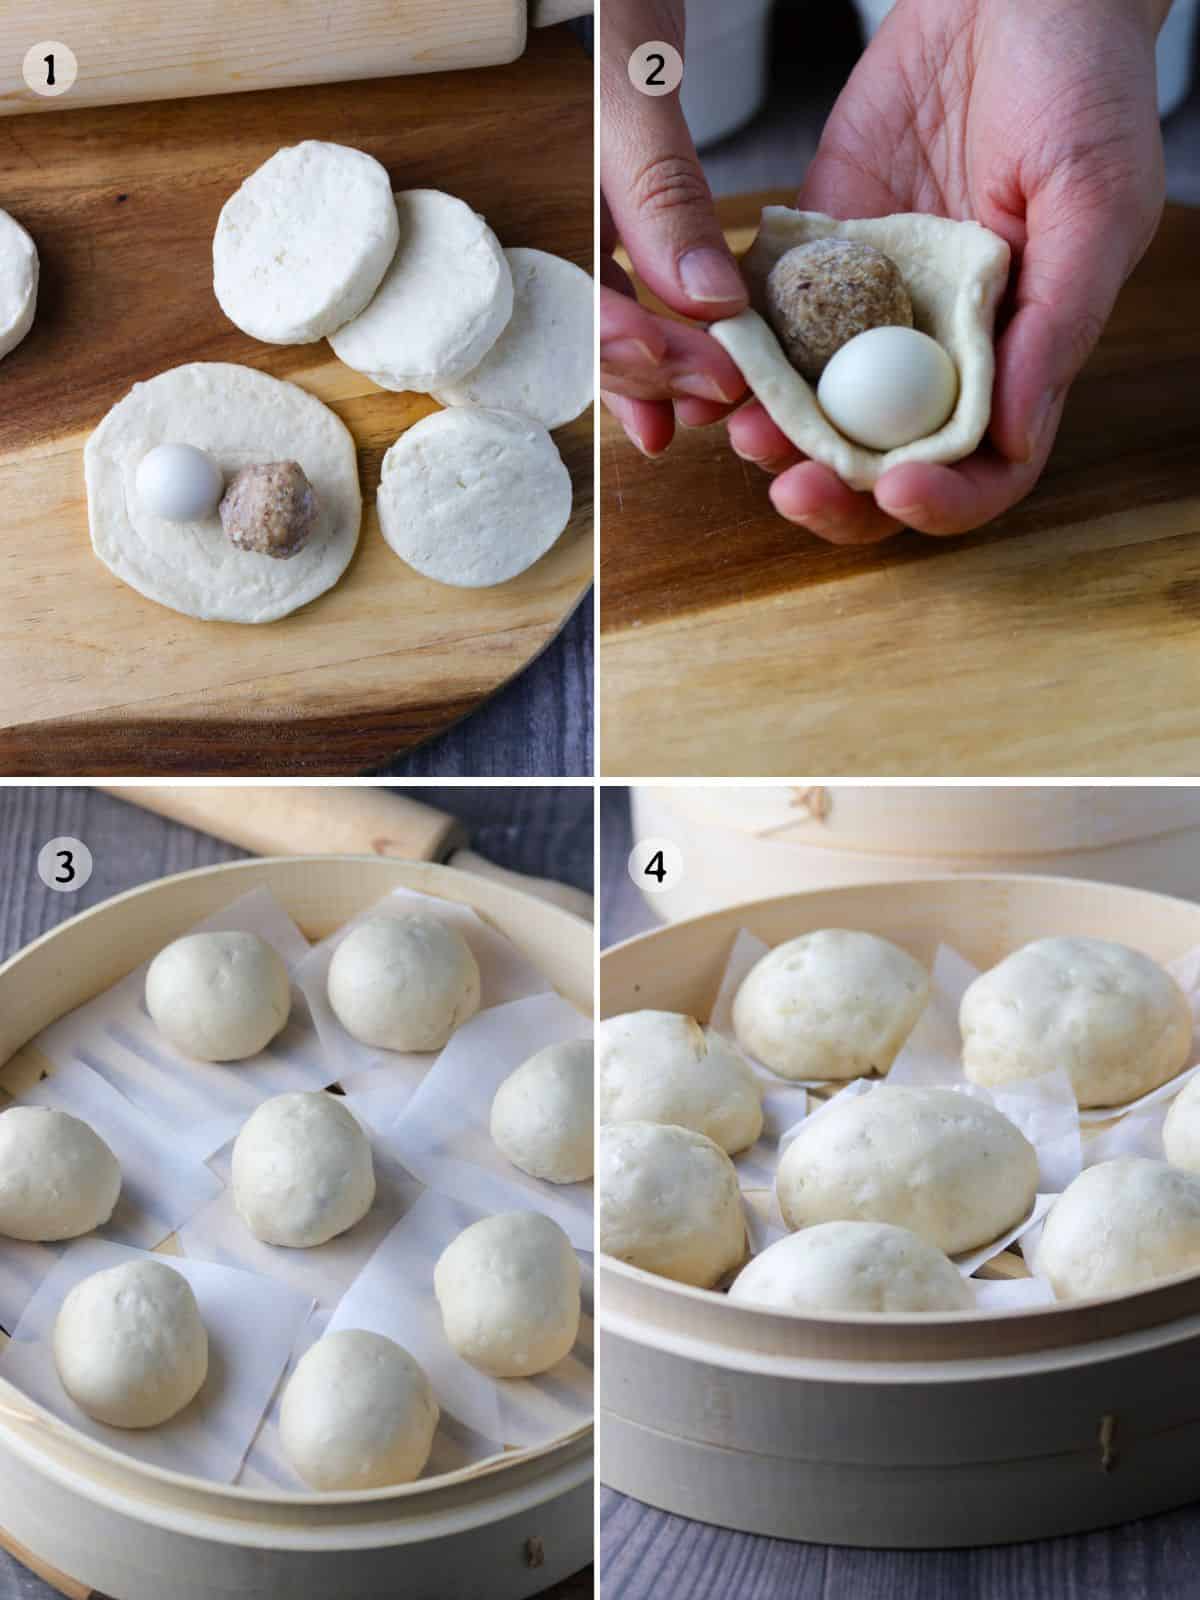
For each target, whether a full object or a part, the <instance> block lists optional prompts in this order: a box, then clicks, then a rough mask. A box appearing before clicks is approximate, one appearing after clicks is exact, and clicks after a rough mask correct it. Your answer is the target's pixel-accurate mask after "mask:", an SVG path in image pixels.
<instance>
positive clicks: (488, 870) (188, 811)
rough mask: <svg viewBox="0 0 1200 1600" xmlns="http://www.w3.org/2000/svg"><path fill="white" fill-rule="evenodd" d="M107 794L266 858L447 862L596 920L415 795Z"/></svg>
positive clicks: (572, 894)
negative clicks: (480, 846) (491, 857)
mask: <svg viewBox="0 0 1200 1600" xmlns="http://www.w3.org/2000/svg"><path fill="white" fill-rule="evenodd" d="M100 787H101V788H103V789H104V792H105V793H106V794H111V795H115V796H116V797H117V799H119V800H127V801H128V802H129V804H130V805H134V806H143V807H144V808H145V809H146V810H147V811H154V812H157V814H158V815H159V816H160V817H169V818H170V819H171V821H172V822H181V823H183V824H184V826H185V827H188V828H197V829H198V830H199V831H200V832H201V833H210V834H212V835H213V837H214V838H217V839H226V840H228V841H229V843H230V844H236V845H239V846H240V847H241V848H242V849H243V850H250V851H253V853H254V854H255V855H260V856H280V855H283V856H310V855H315V856H329V855H334V856H352V855H353V856H357V855H372V856H395V857H398V858H400V859H401V860H405V861H441V862H444V863H445V864H446V865H447V866H451V867H457V868H458V869H459V870H460V871H462V872H473V873H475V874H476V875H477V876H479V877H482V878H495V879H496V880H497V881H498V882H500V883H507V884H509V885H511V887H512V888H514V889H520V890H521V891H522V892H523V893H525V894H532V895H537V896H538V898H539V899H542V900H547V901H549V902H550V904H551V905H556V906H561V907H562V908H563V910H564V911H570V912H572V913H574V915H575V916H577V917H584V918H585V919H587V920H588V921H590V920H591V919H592V916H593V910H594V907H593V903H592V897H591V896H590V895H587V894H584V892H583V891H582V889H575V888H572V887H571V885H570V884H566V883H554V882H552V881H551V880H550V879H549V878H532V877H528V876H526V874H524V873H522V872H508V871H506V869H505V868H504V867H498V866H496V865H495V863H494V862H491V861H486V860H485V859H484V858H483V857H482V856H478V855H476V854H475V852H474V851H473V850H468V849H466V848H465V847H466V844H467V841H468V839H469V837H470V833H469V830H468V829H467V828H466V827H465V825H464V824H463V823H462V822H460V821H459V820H458V818H457V817H452V816H449V815H447V813H446V812H444V811H437V810H435V809H434V807H433V806H427V805H423V804H422V803H421V802H420V801H419V800H413V799H410V798H409V796H408V795H401V794H393V793H391V792H390V791H389V790H387V789H377V788H370V787H366V786H362V787H360V786H358V785H354V786H342V785H330V786H328V787H325V786H322V787H320V788H310V787H309V786H307V785H294V784H289V785H288V786H287V787H286V788H282V787H281V788H260V787H258V786H254V787H245V788H230V789H224V788H209V787H207V786H203V787H191V786H189V787H187V788H157V787H148V788H144V787H142V786H141V785H140V784H139V785H136V786H133V785H130V786H124V785H117V786H112V785H100Z"/></svg>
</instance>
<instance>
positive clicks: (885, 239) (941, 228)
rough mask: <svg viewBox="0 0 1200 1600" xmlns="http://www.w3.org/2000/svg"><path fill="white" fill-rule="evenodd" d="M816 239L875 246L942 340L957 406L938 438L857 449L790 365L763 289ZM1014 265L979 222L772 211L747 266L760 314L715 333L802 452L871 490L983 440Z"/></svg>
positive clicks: (919, 317)
mask: <svg viewBox="0 0 1200 1600" xmlns="http://www.w3.org/2000/svg"><path fill="white" fill-rule="evenodd" d="M815 239H848V240H850V241H852V242H853V243H856V244H866V245H871V246H873V247H874V248H875V249H876V250H879V251H881V252H882V253H883V254H884V255H885V256H887V257H888V258H889V259H890V260H891V261H892V262H893V263H894V264H895V266H896V267H897V268H898V270H899V272H900V276H901V278H902V279H903V280H904V287H905V289H906V290H907V291H908V295H909V298H910V300H911V302H912V309H913V324H914V326H915V327H916V328H918V329H919V330H920V331H921V332H922V333H926V334H928V335H929V336H930V338H932V339H936V341H937V342H938V344H940V345H941V346H942V348H943V349H944V350H945V351H946V354H947V355H948V356H949V357H950V359H951V361H952V362H953V363H954V366H955V369H956V370H957V372H958V380H959V383H958V401H957V404H956V405H955V407H954V410H953V411H952V412H951V414H950V416H949V418H948V419H947V420H946V422H945V423H943V425H942V426H941V427H940V428H938V429H937V430H936V432H934V433H930V434H928V435H927V436H926V437H925V438H923V439H917V440H914V441H913V442H912V443H911V444H905V445H900V446H899V447H898V448H896V449H894V450H888V451H878V450H870V449H867V448H865V447H864V446H862V445H856V444H852V443H851V442H850V440H849V439H847V438H845V436H844V435H843V434H841V433H839V432H838V430H837V429H836V428H835V427H834V426H833V425H832V424H831V423H830V422H829V421H828V419H827V418H826V417H825V415H824V413H823V412H822V410H821V407H820V406H819V405H818V403H817V397H816V394H815V393H814V391H813V389H812V387H811V386H810V385H809V384H808V383H807V382H806V381H805V380H804V378H802V377H801V375H800V373H799V372H797V371H796V369H795V367H793V366H792V364H791V362H790V361H789V360H788V358H787V356H786V354H785V353H784V350H783V347H782V345H781V344H780V343H779V340H778V339H777V338H776V337H775V334H774V332H773V330H772V328H771V326H770V324H769V323H768V322H767V320H766V316H765V312H766V303H765V298H764V296H765V289H766V282H767V278H768V276H769V275H770V272H771V269H772V268H773V267H774V265H775V263H776V262H777V261H778V260H779V259H780V258H781V257H782V256H784V255H786V254H787V252H788V251H789V250H792V249H794V248H795V247H796V246H797V245H804V244H809V243H811V242H812V241H813V240H815ZM1008 263H1009V248H1008V245H1007V244H1006V243H1005V241H1004V240H1003V239H1001V238H1000V237H999V235H998V234H995V233H992V232H991V231H990V230H989V229H987V228H984V227H981V226H980V225H979V223H977V222H956V221H953V220H951V219H950V218H948V217H932V216H925V215H922V214H920V213H917V212H909V213H903V214H900V215H896V216H891V217H867V218H864V219H861V220H857V221H851V222H839V221H837V220H836V219H835V218H834V217H829V216H826V215H824V213H822V212H820V211H793V210H792V209H791V208H790V207H788V206H766V207H765V208H764V210H763V214H762V221H761V223H760V226H759V231H758V235H757V237H756V238H755V240H754V243H753V244H752V245H751V246H750V249H749V251H748V252H747V254H746V256H745V257H744V258H743V261H742V271H743V273H744V275H745V277H746V281H747V283H748V285H749V289H750V301H751V306H752V308H753V309H751V310H748V311H743V312H742V313H741V314H740V315H739V316H736V317H731V318H729V319H728V321H725V322H716V323H714V324H713V326H712V328H711V330H710V331H711V333H712V336H713V338H714V339H716V340H717V342H718V344H721V345H724V347H725V349H726V350H727V351H728V352H729V354H730V355H731V356H732V357H733V360H734V362H735V363H736V365H737V367H738V369H739V370H740V372H741V374H742V376H743V377H744V378H745V380H746V382H747V383H748V384H749V386H750V388H751V389H752V390H753V392H754V394H755V396H756V398H757V399H758V400H759V401H761V403H762V405H763V406H764V407H765V409H766V410H767V412H768V413H769V414H770V416H771V419H772V421H773V422H774V423H775V425H776V426H777V427H778V428H779V429H780V430H781V431H782V432H783V433H785V434H786V435H787V437H788V438H789V439H790V440H791V441H792V443H793V444H794V445H795V446H796V447H797V449H799V450H801V451H802V452H803V453H804V454H805V455H806V456H811V457H812V459H813V460H814V461H822V462H824V463H825V465H826V466H829V467H832V468H833V470H834V471H835V472H836V473H837V475H838V477H839V478H841V479H842V481H843V482H844V483H847V484H849V486H850V487H851V488H852V489H872V488H874V486H875V484H876V483H877V482H878V481H879V479H880V478H881V477H882V475H883V474H884V473H885V472H887V471H888V470H889V468H891V467H895V466H899V465H900V463H901V462H903V461H934V462H938V461H943V462H947V461H960V460H961V459H962V458H963V457H964V456H969V455H970V454H971V452H972V451H973V450H974V449H975V447H976V445H977V444H978V443H979V441H980V440H981V439H982V438H983V436H984V433H985V432H986V431H987V425H988V420H989V418H990V417H991V410H992V376H993V373H994V371H995V364H996V358H995V351H994V348H993V344H992V328H993V323H994V321H995V315H996V307H997V305H998V304H999V302H1000V297H1001V295H1002V294H1003V293H1004V287H1005V284H1006V283H1007V281H1008Z"/></svg>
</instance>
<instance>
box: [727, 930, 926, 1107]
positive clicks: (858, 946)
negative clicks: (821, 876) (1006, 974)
mask: <svg viewBox="0 0 1200 1600" xmlns="http://www.w3.org/2000/svg"><path fill="white" fill-rule="evenodd" d="M928 1000H929V974H928V973H927V972H926V970H925V968H924V967H923V966H922V965H921V963H920V962H919V961H914V960H913V958H912V956H910V955H909V953H908V952H907V950H901V949H900V947H899V946H898V945H894V944H892V943H891V942H890V941H889V940H887V939H879V938H876V936H875V935H874V934H873V933H855V932H851V931H849V930H847V929H845V928H820V929H818V930H817V931H816V932H815V933H805V934H801V936H800V937H799V938H798V939H789V940H788V941H787V942H786V943H785V944H780V945H776V947H775V948H774V950H770V951H768V952H767V954H766V955H765V956H763V957H762V959H761V960H760V961H757V962H755V964H754V966H753V967H751V969H750V971H749V972H748V973H747V974H746V976H745V978H743V980H742V983H741V986H740V988H739V989H738V992H737V994H736V995H735V996H734V1001H733V1026H734V1031H735V1033H736V1034H737V1039H738V1043H739V1044H740V1045H741V1047H742V1049H743V1050H745V1051H746V1052H747V1054H749V1055H752V1056H753V1057H754V1058H755V1059H756V1060H757V1061H761V1062H762V1063H763V1065H764V1066H766V1067H770V1069H771V1071H772V1072H777V1073H778V1074H779V1076H780V1077H781V1078H792V1079H815V1080H821V1079H831V1078H861V1077H865V1076H867V1075H868V1074H870V1073H873V1072H875V1073H884V1072H886V1071H887V1070H888V1068H889V1067H890V1066H891V1064H892V1062H893V1061H894V1060H895V1059H896V1056H897V1054H898V1053H899V1051H900V1047H901V1045H903V1043H904V1041H905V1040H906V1039H907V1038H908V1036H909V1034H910V1033H911V1032H912V1030H913V1028H914V1027H915V1026H916V1023H917V1018H918V1017H919V1016H920V1015H921V1013H922V1011H924V1009H925V1006H926V1004H927V1003H928Z"/></svg>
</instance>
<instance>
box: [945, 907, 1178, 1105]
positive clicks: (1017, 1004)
mask: <svg viewBox="0 0 1200 1600" xmlns="http://www.w3.org/2000/svg"><path fill="white" fill-rule="evenodd" d="M959 1024H960V1026H961V1029H962V1037H963V1070H964V1071H965V1073H966V1075H967V1077H968V1078H970V1079H971V1081H972V1082H973V1083H983V1084H1000V1083H1008V1082H1010V1081H1012V1080H1013V1079H1018V1078H1033V1077H1037V1076H1038V1075H1039V1074H1041V1073H1043V1072H1050V1071H1052V1070H1053V1069H1054V1068H1055V1067H1065V1068H1066V1069H1067V1071H1068V1072H1069V1073H1070V1075H1071V1082H1072V1083H1073V1084H1074V1086H1075V1094H1076V1098H1077V1099H1078V1101H1079V1104H1080V1105H1081V1106H1084V1107H1087V1106H1115V1105H1121V1104H1123V1103H1124V1102H1125V1101H1127V1100H1133V1099H1136V1098H1137V1096H1139V1095H1142V1094H1145V1093H1146V1092H1147V1091H1148V1090H1150V1089H1153V1088H1156V1087H1157V1086H1158V1085H1159V1084H1160V1083H1165V1082H1166V1080H1167V1079H1168V1078H1173V1077H1174V1076H1175V1074H1176V1073H1177V1072H1180V1071H1181V1070H1182V1069H1183V1068H1184V1067H1185V1066H1186V1065H1187V1063H1188V1058H1189V1056H1190V1054H1191V1048H1192V1014H1191V1008H1190V1007H1189V1005H1188V1002H1187V998H1186V996H1185V995H1184V993H1183V990H1182V989H1181V988H1180V987H1179V985H1178V984H1177V983H1176V982H1175V980H1174V978H1172V977H1171V975H1170V973H1168V972H1166V971H1164V969H1163V968H1162V967H1160V966H1159V965H1158V963H1157V962H1155V961H1151V960H1150V958H1149V956H1144V955H1143V954H1142V953H1141V951H1140V950H1131V949H1129V948H1128V947H1127V946H1126V945H1122V944H1113V943H1111V942H1110V941H1109V940H1107V939H1074V938H1072V939H1037V940H1035V941H1034V942H1033V943H1032V944H1027V945H1024V946H1023V947H1022V948H1021V949H1020V950H1015V951H1014V952H1013V953H1012V955H1010V956H1007V957H1005V959H1004V960H1003V961H1002V962H1001V963H1000V964H999V966H996V967H993V968H992V969H991V970H990V971H989V972H985V973H983V974H982V976H980V977H978V978H976V980H975V982H974V983H972V984H971V986H970V988H969V989H968V990H967V992H966V994H965V995H964V996H963V999H962V1005H961V1007H960V1008H959Z"/></svg>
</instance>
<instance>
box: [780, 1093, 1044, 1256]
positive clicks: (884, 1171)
mask: <svg viewBox="0 0 1200 1600" xmlns="http://www.w3.org/2000/svg"><path fill="white" fill-rule="evenodd" d="M1037 1180H1038V1160H1037V1152H1036V1151H1035V1150H1034V1148H1033V1146H1032V1145H1031V1144H1030V1143H1029V1140H1028V1139H1026V1137H1025V1135H1024V1134H1023V1133H1022V1132H1021V1130H1020V1129H1019V1128H1018V1127H1017V1126H1016V1125H1015V1123H1012V1122H1010V1121H1009V1120H1008V1118H1007V1117H1005V1116H1002V1115H1001V1113H1000V1112H999V1111H997V1110H995V1109H994V1108H993V1107H992V1106H989V1105H985V1104H984V1103H983V1101H981V1100H975V1099H973V1098H972V1097H971V1096H970V1095H967V1094H958V1093H956V1092H955V1091H954V1090H953V1089H910V1088H908V1087H907V1086H906V1085H905V1086H901V1085H900V1084H886V1083H884V1084H879V1085H877V1086H876V1087H875V1088H873V1089H869V1090H868V1091H867V1092H866V1093H865V1094H860V1095H853V1096H846V1097H844V1098H843V1099H840V1100H839V1101H837V1103H836V1104H833V1105H831V1106H830V1107H829V1108H828V1110H826V1111H823V1112H821V1114H820V1115H819V1116H815V1117H811V1118H809V1119H808V1120H807V1121H806V1122H803V1123H801V1125H800V1131H799V1133H797V1135H796V1137H795V1138H794V1139H793V1140H792V1142H791V1143H790V1144H789V1145H788V1147H787V1149H786V1150H785V1151H784V1153H783V1156H782V1157H781V1159H780V1162H779V1170H778V1172H777V1173H776V1178H775V1192H776V1195H777V1196H778V1199H779V1209H780V1211H781V1212H782V1213H783V1218H784V1221H785V1222H786V1223H787V1225H788V1227H789V1228H791V1229H793V1230H794V1229H797V1228H808V1227H811V1226H812V1224H813V1223H815V1222H839V1221H847V1222H848V1221H855V1222H857V1221H862V1222H893V1223H895V1224H896V1225H897V1226H898V1227H901V1228H909V1229H911V1231H912V1232H913V1233H915V1234H918V1235H919V1236H920V1237H921V1238H922V1239H926V1240H928V1242H929V1243H930V1244H932V1245H936V1246H937V1248H938V1249H939V1250H944V1251H945V1252H946V1254H947V1255H951V1256H952V1255H957V1254H959V1252H960V1251H963V1250H974V1249H975V1248H976V1247H977V1246H978V1245H981V1244H987V1243H988V1242H989V1240H991V1239H995V1238H997V1237H998V1236H999V1235H1000V1234H1002V1233H1003V1232H1004V1231H1005V1229H1007V1228H1011V1227H1012V1226H1013V1224H1014V1223H1016V1222H1019V1221H1020V1220H1021V1218H1022V1217H1023V1216H1025V1214H1026V1213H1027V1212H1028V1210H1029V1208H1030V1206H1032V1204H1033V1199H1034V1195H1035V1194H1036V1192H1037Z"/></svg>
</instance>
